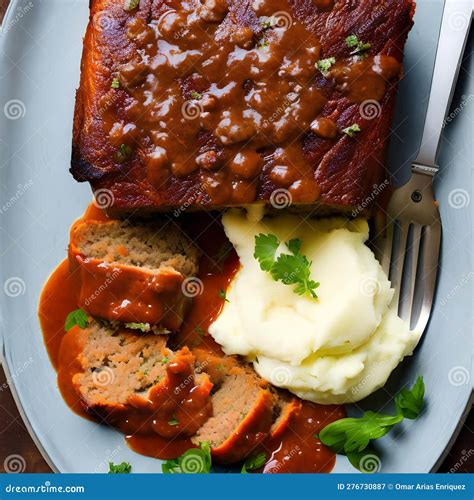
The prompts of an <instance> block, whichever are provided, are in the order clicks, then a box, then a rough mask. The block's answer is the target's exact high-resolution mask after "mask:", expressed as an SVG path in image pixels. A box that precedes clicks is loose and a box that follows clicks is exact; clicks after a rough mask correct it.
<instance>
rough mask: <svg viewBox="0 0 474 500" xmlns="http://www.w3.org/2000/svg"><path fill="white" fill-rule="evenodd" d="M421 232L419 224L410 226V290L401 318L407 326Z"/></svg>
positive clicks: (413, 291)
mask: <svg viewBox="0 0 474 500" xmlns="http://www.w3.org/2000/svg"><path fill="white" fill-rule="evenodd" d="M421 231H422V226H421V225H420V224H413V225H412V235H413V238H412V246H411V265H410V288H409V289H408V291H407V294H406V296H405V297H404V298H403V299H404V308H403V309H404V311H403V317H402V319H404V320H405V321H406V322H407V323H408V324H410V321H411V316H412V313H413V303H414V300H415V287H416V271H417V268H418V258H419V253H420V245H421Z"/></svg>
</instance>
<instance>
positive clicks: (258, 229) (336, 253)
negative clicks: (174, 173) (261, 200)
mask: <svg viewBox="0 0 474 500" xmlns="http://www.w3.org/2000/svg"><path fill="white" fill-rule="evenodd" d="M223 224H224V228H225V231H226V234H227V236H228V238H229V239H230V241H231V242H232V243H233V245H234V247H235V249H236V251H237V253H238V255H239V257H240V262H241V266H242V267H241V269H240V270H239V272H238V273H237V275H236V277H235V279H234V281H233V282H232V284H231V286H230V288H229V290H228V291H227V299H228V300H229V302H226V304H225V307H224V309H223V311H222V313H221V315H220V316H219V317H218V318H217V320H216V321H215V322H214V323H213V324H212V325H211V327H210V329H209V333H210V334H211V335H212V336H213V337H214V338H215V340H216V341H217V342H219V344H221V345H222V347H223V349H224V351H225V352H226V353H227V354H240V355H243V356H246V357H247V358H248V359H249V360H251V361H253V362H254V367H255V369H256V370H257V372H258V373H259V374H260V375H261V376H262V377H263V378H265V379H267V380H269V381H270V382H272V383H273V384H274V385H276V386H279V387H285V388H287V389H289V390H290V391H292V392H293V393H295V394H297V395H298V396H300V397H302V398H304V399H308V400H311V401H315V402H318V403H327V404H331V403H346V402H351V401H358V400H360V399H362V398H364V397H365V396H367V395H368V394H370V393H371V392H373V391H374V390H376V389H378V388H379V387H381V386H383V385H384V384H385V382H386V380H387V378H388V376H389V375H390V373H391V372H392V370H393V369H394V368H395V367H396V366H397V364H398V363H399V362H400V361H401V360H402V359H403V357H404V356H406V355H409V354H411V353H412V351H413V349H414V348H415V346H416V344H417V342H418V340H419V334H417V333H415V332H411V331H410V330H409V328H408V326H407V325H406V324H405V323H404V322H403V321H402V320H400V319H399V318H398V317H397V315H396V313H395V312H394V311H392V310H391V309H390V308H389V305H390V302H391V299H392V296H393V290H392V289H391V288H390V282H389V281H388V279H387V277H386V276H385V274H384V273H383V271H382V269H381V267H380V265H379V264H378V262H377V260H376V259H375V257H374V255H373V253H372V252H371V251H370V249H369V248H368V247H367V246H366V245H365V244H364V242H365V241H367V239H368V232H369V229H368V224H367V221H366V220H365V219H357V220H355V221H352V222H348V221H346V220H345V219H342V218H332V219H323V220H315V219H304V218H301V217H299V216H295V215H281V216H278V217H274V218H264V219H262V220H260V221H249V220H248V219H247V218H246V216H245V215H244V214H243V213H242V212H238V211H231V212H228V213H226V214H225V215H224V216H223ZM259 233H265V234H268V233H272V234H275V235H276V236H277V237H278V238H279V240H280V241H281V242H282V244H281V245H280V247H279V249H278V250H277V255H278V254H279V253H280V252H282V251H283V252H288V250H287V249H286V247H285V244H284V243H285V242H287V241H288V240H290V239H292V238H299V239H300V240H301V241H302V248H301V253H302V254H303V255H306V257H307V258H308V259H309V260H310V261H312V266H311V278H312V279H314V280H315V281H318V282H320V286H319V288H317V289H316V293H317V294H318V299H317V300H314V299H312V298H311V297H309V296H299V295H297V294H296V293H294V291H293V289H294V286H292V285H285V284H283V283H281V282H277V281H274V280H273V278H272V277H271V275H270V274H269V273H267V272H264V271H262V270H261V269H260V266H259V263H258V262H257V260H256V259H255V258H254V256H253V253H254V249H255V236H256V235H257V234H259Z"/></svg>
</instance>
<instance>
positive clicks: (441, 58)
mask: <svg viewBox="0 0 474 500" xmlns="http://www.w3.org/2000/svg"><path fill="white" fill-rule="evenodd" d="M471 19H472V1H471V0H446V1H445V5H444V12H443V19H442V23H441V31H440V34H439V42H438V51H437V53H436V61H435V66H434V71H433V80H432V83H431V90H430V97H429V101H428V109H427V112H426V119H425V126H424V129H423V136H422V139H421V146H420V150H419V152H418V156H417V158H416V160H415V163H418V164H421V165H425V166H428V167H431V168H436V170H437V167H436V153H437V151H438V146H439V141H440V137H441V131H442V130H443V128H444V126H445V125H446V115H447V112H448V110H449V105H450V103H451V99H452V97H453V93H454V88H455V84H456V80H457V77H458V74H459V68H460V66H461V58H462V55H463V52H464V48H465V46H466V41H467V37H468V34H469V27H470V25H471Z"/></svg>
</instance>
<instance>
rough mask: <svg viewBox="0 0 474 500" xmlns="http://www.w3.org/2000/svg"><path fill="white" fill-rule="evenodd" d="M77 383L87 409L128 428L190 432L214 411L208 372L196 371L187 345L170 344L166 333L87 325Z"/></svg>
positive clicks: (166, 434) (170, 435) (175, 433)
mask: <svg viewBox="0 0 474 500" xmlns="http://www.w3.org/2000/svg"><path fill="white" fill-rule="evenodd" d="M87 335H88V337H87V340H86V343H85V346H84V349H83V352H82V353H81V354H80V356H79V362H80V366H81V367H82V371H81V372H79V373H77V374H75V375H74V376H73V380H72V382H73V384H74V387H75V389H76V391H77V393H78V394H79V395H80V397H81V400H82V402H83V404H84V406H85V408H86V410H87V411H88V412H89V413H90V414H92V415H94V416H95V417H98V418H99V419H100V420H102V421H104V422H105V423H108V424H110V425H112V426H115V427H118V428H119V429H121V430H122V431H123V432H127V433H134V432H140V433H147V432H156V433H157V434H159V435H160V436H163V437H166V438H173V437H176V436H191V435H193V434H194V433H195V432H196V431H197V429H198V428H200V427H201V426H202V424H203V423H204V422H205V421H206V420H207V419H208V417H209V416H210V415H211V414H212V404H211V397H210V392H211V389H212V386H213V385H212V383H211V382H210V380H209V377H208V376H207V375H206V374H204V373H202V374H195V372H194V363H195V359H194V356H193V355H192V354H191V353H190V351H189V350H188V349H187V348H183V349H182V350H180V351H178V352H173V351H171V350H170V349H167V348H166V336H162V335H153V334H149V335H136V334H134V333H132V332H130V331H129V330H119V331H114V330H111V329H110V328H109V327H104V326H101V325H99V324H98V323H92V324H91V325H90V326H89V327H88V331H87Z"/></svg>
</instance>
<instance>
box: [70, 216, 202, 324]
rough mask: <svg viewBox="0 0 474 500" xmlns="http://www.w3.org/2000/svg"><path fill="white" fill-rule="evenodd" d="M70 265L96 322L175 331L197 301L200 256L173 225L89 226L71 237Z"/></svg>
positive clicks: (78, 228)
mask: <svg viewBox="0 0 474 500" xmlns="http://www.w3.org/2000/svg"><path fill="white" fill-rule="evenodd" d="M69 261H70V267H71V272H77V274H78V276H79V277H80V280H81V288H80V297H79V306H80V307H81V308H83V309H84V310H85V311H87V312H88V313H89V314H91V315H92V316H95V317H99V318H105V319H108V320H110V321H121V322H126V323H146V324H148V325H159V326H160V327H161V328H162V329H165V330H169V331H175V330H177V329H178V328H179V326H180V325H181V323H182V321H183V317H184V314H185V311H186V309H187V307H188V306H189V303H190V300H191V297H192V291H189V293H188V292H187V288H188V287H189V286H191V285H192V280H193V278H194V277H195V276H196V274H197V271H198V250H197V248H196V247H195V246H194V245H193V244H192V243H191V242H190V240H189V239H188V238H187V237H186V236H185V235H184V234H183V233H182V232H181V231H180V230H179V229H177V227H176V226H175V225H172V224H170V223H168V224H165V223H164V224H163V225H161V224H157V223H139V224H131V223H125V222H121V221H110V222H97V221H90V220H89V221H85V222H79V223H77V224H75V225H74V227H73V229H72V231H71V242H70V245H69ZM194 279H195V278H194ZM189 282H191V283H190V284H188V283H189Z"/></svg>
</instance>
